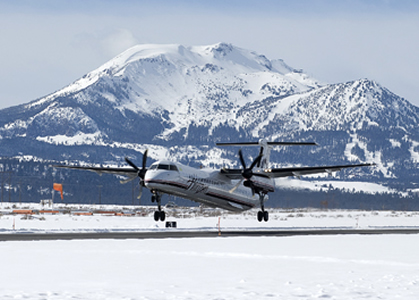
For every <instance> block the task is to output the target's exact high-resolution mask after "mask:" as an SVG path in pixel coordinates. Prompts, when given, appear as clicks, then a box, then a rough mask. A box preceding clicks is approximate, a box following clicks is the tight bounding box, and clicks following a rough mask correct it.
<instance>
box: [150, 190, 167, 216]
mask: <svg viewBox="0 0 419 300" xmlns="http://www.w3.org/2000/svg"><path fill="white" fill-rule="evenodd" d="M152 193H153V195H152V196H151V202H157V208H158V210H156V211H155V212H154V220H155V221H156V222H157V221H159V220H160V221H162V222H163V221H164V220H166V213H165V212H164V211H163V210H161V196H162V195H161V194H160V193H159V192H157V191H152Z"/></svg>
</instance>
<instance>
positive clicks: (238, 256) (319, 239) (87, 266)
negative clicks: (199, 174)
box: [0, 203, 419, 300]
mask: <svg viewBox="0 0 419 300" xmlns="http://www.w3.org/2000/svg"><path fill="white" fill-rule="evenodd" d="M22 206H23V205H22ZM35 208H36V207H35ZM78 208H79V209H89V208H88V207H82V208H80V207H78ZM104 208H107V209H110V207H104ZM8 209H11V208H10V205H8V204H4V203H3V204H2V206H1V207H0V210H1V211H3V212H6V211H7V210H8ZM112 209H117V208H116V207H112ZM125 209H127V208H125ZM148 210H150V212H152V209H147V210H145V211H148ZM167 212H168V214H169V216H168V220H170V221H177V224H178V227H179V228H178V229H173V228H168V229H165V228H164V226H163V225H164V224H163V223H161V222H159V223H156V222H154V220H152V216H151V214H150V215H146V216H131V217H127V216H125V217H120V216H103V215H93V216H75V215H70V214H64V215H52V216H51V215H45V216H41V215H35V216H34V218H33V219H30V218H26V217H24V216H17V215H16V216H13V215H3V216H1V217H0V230H1V233H13V229H12V226H13V223H14V224H15V231H17V232H28V231H29V232H39V231H44V232H49V231H72V232H74V231H103V230H115V231H116V230H122V231H133V230H188V229H196V230H208V229H216V228H217V223H218V220H219V218H220V225H221V229H222V230H223V229H239V228H243V229H251V228H266V229H269V228H288V229H290V228H308V227H310V228H330V227H334V228H372V227H374V228H375V227H409V228H411V227H416V226H419V213H416V212H391V211H382V212H381V211H380V212H365V211H318V210H316V211H315V210H298V211H283V210H282V211H281V210H271V220H270V221H269V222H268V223H259V222H257V221H256V219H255V212H254V211H251V212H248V213H243V214H224V213H222V214H220V211H209V210H208V211H204V212H203V213H205V216H204V215H202V212H200V211H199V209H197V208H195V209H192V210H181V209H178V210H177V211H171V210H169V209H167ZM418 253H419V235H416V234H413V235H412V234H411V235H368V236H363V235H335V236H295V237H236V238H224V237H222V236H221V237H217V238H205V239H202V238H192V239H148V240H134V239H132V240H72V241H36V242H33V241H32V242H27V241H25V242H0V257H2V260H1V271H0V299H252V300H253V299H275V298H276V299H319V298H326V299H365V298H369V299H418V295H419V272H418V271H419V257H418Z"/></svg>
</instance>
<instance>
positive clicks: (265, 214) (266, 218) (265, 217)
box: [263, 211, 269, 222]
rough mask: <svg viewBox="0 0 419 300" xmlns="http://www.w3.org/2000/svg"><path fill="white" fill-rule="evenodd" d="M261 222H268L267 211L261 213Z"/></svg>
mask: <svg viewBox="0 0 419 300" xmlns="http://www.w3.org/2000/svg"><path fill="white" fill-rule="evenodd" d="M263 220H264V221H265V222H268V220H269V212H267V211H264V212H263Z"/></svg>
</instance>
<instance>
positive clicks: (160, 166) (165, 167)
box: [149, 164, 178, 171]
mask: <svg viewBox="0 0 419 300" xmlns="http://www.w3.org/2000/svg"><path fill="white" fill-rule="evenodd" d="M149 170H169V171H178V168H177V167H176V165H172V164H170V165H168V164H156V165H152V166H151V167H150V168H149Z"/></svg>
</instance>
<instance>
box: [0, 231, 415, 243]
mask: <svg viewBox="0 0 419 300" xmlns="http://www.w3.org/2000/svg"><path fill="white" fill-rule="evenodd" d="M418 233H419V228H384V229H383V228H381V229H304V230H300V229H295V230H293V229H286V230H282V229H280V230H272V229H270V230H227V231H221V232H218V231H215V230H214V231H201V230H198V231H196V230H195V231H194V230H176V229H166V230H159V231H128V232H123V231H122V232H121V231H118V232H115V231H114V232H112V231H111V232H62V233H50V232H45V233H2V234H0V241H43V240H90V239H116V240H121V239H180V238H216V237H219V238H228V237H241V236H243V237H263V236H266V237H286V236H310V235H311V236H313V235H350V234H352V235H354V234H355V235H382V234H418Z"/></svg>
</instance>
